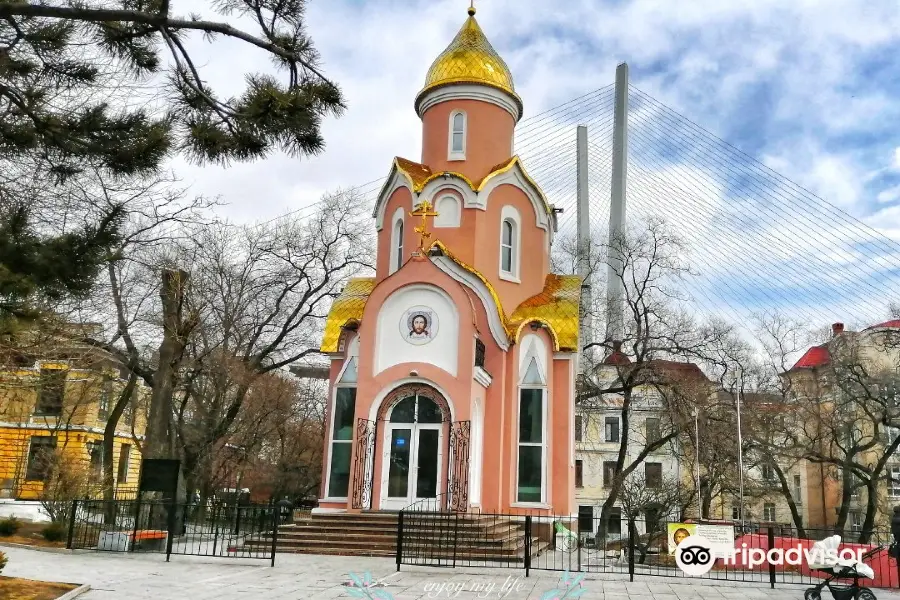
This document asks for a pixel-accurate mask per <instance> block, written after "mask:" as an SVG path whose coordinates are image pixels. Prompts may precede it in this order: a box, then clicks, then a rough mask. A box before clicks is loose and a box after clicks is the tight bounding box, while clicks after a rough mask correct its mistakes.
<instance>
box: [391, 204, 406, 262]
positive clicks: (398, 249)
mask: <svg viewBox="0 0 900 600" xmlns="http://www.w3.org/2000/svg"><path fill="white" fill-rule="evenodd" d="M398 212H399V211H398ZM401 214H402V213H401ZM402 266H403V218H402V217H401V218H399V219H397V220H396V221H395V222H394V234H393V240H392V243H391V264H390V272H391V273H393V272H394V271H397V270H398V269H399V268H400V267H402Z"/></svg>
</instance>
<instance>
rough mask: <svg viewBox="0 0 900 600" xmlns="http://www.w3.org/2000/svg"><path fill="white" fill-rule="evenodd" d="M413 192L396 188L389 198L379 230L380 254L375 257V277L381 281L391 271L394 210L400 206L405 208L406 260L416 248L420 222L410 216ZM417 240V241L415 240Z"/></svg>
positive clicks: (404, 240)
mask: <svg viewBox="0 0 900 600" xmlns="http://www.w3.org/2000/svg"><path fill="white" fill-rule="evenodd" d="M411 207H412V194H410V191H409V190H408V189H407V188H405V187H402V188H398V189H396V190H394V193H392V194H391V197H390V198H389V199H388V201H387V204H386V206H385V209H384V223H383V225H382V227H381V231H379V232H378V243H377V249H378V256H377V257H376V259H375V278H376V279H378V281H381V280H382V279H384V278H385V277H387V276H388V273H390V266H391V264H390V261H391V243H392V240H393V237H394V212H396V210H397V209H398V208H403V254H404V262H406V259H407V258H409V255H410V253H411V252H412V251H413V250H414V249H415V246H417V245H418V244H417V243H416V242H417V240H416V237H415V231H413V228H414V227H415V225H418V223H416V224H413V223H412V221H411V218H410V216H409V212H410V211H411V210H412V208H411ZM413 240H416V241H413Z"/></svg>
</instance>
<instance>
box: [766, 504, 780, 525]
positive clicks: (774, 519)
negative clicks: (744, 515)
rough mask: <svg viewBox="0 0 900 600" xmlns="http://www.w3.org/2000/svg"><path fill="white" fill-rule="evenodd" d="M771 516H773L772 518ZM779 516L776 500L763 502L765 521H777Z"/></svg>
mask: <svg viewBox="0 0 900 600" xmlns="http://www.w3.org/2000/svg"><path fill="white" fill-rule="evenodd" d="M769 507H771V508H772V510H771V513H770V511H769V510H768V509H769ZM769 517H772V518H771V519H770V518H769ZM777 517H778V507H777V506H776V505H775V503H774V502H765V503H763V521H764V522H766V523H776V522H777V521H776V518H777Z"/></svg>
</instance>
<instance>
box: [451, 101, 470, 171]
mask: <svg viewBox="0 0 900 600" xmlns="http://www.w3.org/2000/svg"><path fill="white" fill-rule="evenodd" d="M465 158H466V113H464V112H454V113H452V114H451V115H450V160H464V159H465Z"/></svg>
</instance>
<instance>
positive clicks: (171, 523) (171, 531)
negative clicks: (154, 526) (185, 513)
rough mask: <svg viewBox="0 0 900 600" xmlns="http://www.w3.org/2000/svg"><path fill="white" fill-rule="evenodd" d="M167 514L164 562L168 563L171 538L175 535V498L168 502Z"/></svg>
mask: <svg viewBox="0 0 900 600" xmlns="http://www.w3.org/2000/svg"><path fill="white" fill-rule="evenodd" d="M168 508H169V514H168V519H166V529H168V531H167V532H166V562H169V558H170V557H171V556H172V541H173V540H172V538H173V537H174V535H175V512H176V510H177V505H176V504H175V498H172V499H171V500H170V501H169V502H168Z"/></svg>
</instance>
